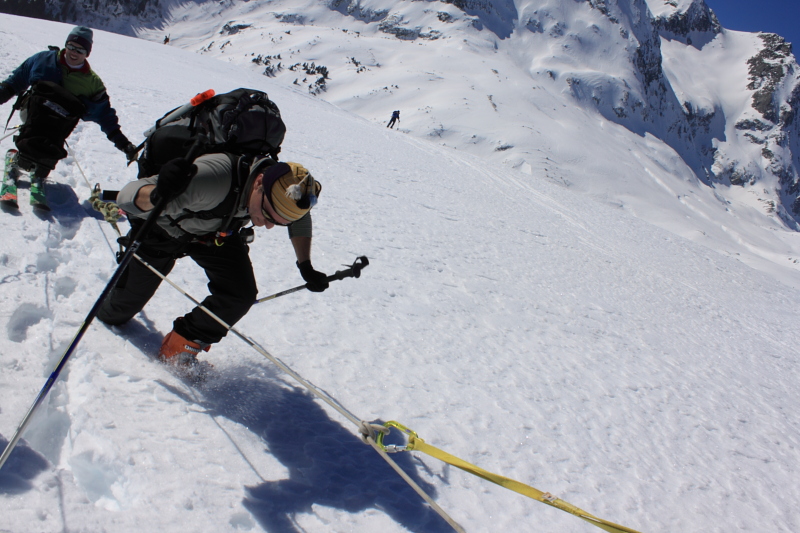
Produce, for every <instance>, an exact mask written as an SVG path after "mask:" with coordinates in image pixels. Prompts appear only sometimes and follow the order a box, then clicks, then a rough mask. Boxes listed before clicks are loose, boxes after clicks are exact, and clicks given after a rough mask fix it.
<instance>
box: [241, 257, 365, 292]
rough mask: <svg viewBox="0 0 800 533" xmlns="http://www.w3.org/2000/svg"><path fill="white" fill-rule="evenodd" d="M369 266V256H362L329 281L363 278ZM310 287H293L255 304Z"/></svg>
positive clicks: (331, 276) (330, 277)
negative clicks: (362, 274) (363, 270)
mask: <svg viewBox="0 0 800 533" xmlns="http://www.w3.org/2000/svg"><path fill="white" fill-rule="evenodd" d="M367 265H369V259H367V256H365V255H362V256H361V257H359V258H357V259H356V260H355V262H354V263H353V264H352V265H350V267H349V268H346V269H344V270H339V271H337V272H335V273H333V274H331V275H330V276H328V278H327V279H328V281H329V282H330V281H338V280H340V279H344V278H359V277H361V270H362V269H363V268H364V267H365V266H367ZM307 287H308V283H306V284H304V285H298V286H297V287H292V288H291V289H286V290H285V291H281V292H276V293H275V294H272V295H270V296H264V297H263V298H259V299H258V300H256V301H255V303H257V304H260V303H261V302H266V301H268V300H274V299H275V298H280V297H281V296H286V295H287V294H292V293H293V292H297V291H301V290H303V289H305V288H307Z"/></svg>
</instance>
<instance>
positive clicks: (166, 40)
mask: <svg viewBox="0 0 800 533" xmlns="http://www.w3.org/2000/svg"><path fill="white" fill-rule="evenodd" d="M164 44H169V35H165V36H164Z"/></svg>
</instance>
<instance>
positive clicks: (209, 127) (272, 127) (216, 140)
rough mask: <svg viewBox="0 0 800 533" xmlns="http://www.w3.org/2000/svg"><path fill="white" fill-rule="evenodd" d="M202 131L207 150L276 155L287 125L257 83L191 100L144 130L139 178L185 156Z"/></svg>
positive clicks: (209, 151)
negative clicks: (257, 86) (193, 101)
mask: <svg viewBox="0 0 800 533" xmlns="http://www.w3.org/2000/svg"><path fill="white" fill-rule="evenodd" d="M198 134H204V135H205V136H206V138H207V141H208V142H207V144H206V147H205V149H204V150H203V153H206V154H208V153H219V152H225V153H229V154H235V155H249V156H256V155H270V156H271V157H272V158H273V159H275V160H277V159H278V153H279V152H280V150H281V143H282V142H283V138H284V136H285V134H286V126H285V124H284V123H283V120H282V119H281V113H280V110H279V109H278V106H277V105H275V103H274V102H273V101H272V100H270V99H269V97H268V96H267V93H265V92H263V91H258V90H255V89H236V90H235V91H231V92H229V93H225V94H219V95H216V96H212V97H211V98H209V99H207V100H205V101H202V102H201V103H199V104H197V105H192V104H186V105H184V106H182V107H178V108H175V109H173V110H172V111H170V112H169V113H167V114H165V115H164V116H163V117H161V118H160V119H158V120H157V121H156V124H155V126H153V127H152V128H150V129H149V130H148V131H146V132H145V134H144V135H145V137H146V139H145V142H144V150H143V151H142V154H141V156H140V157H139V178H144V177H148V176H154V175H155V174H158V171H159V170H160V169H161V166H162V165H163V164H164V163H166V162H167V161H169V160H171V159H174V158H176V157H182V156H185V155H186V154H187V153H188V151H189V149H190V148H191V147H192V145H193V144H194V141H195V139H196V137H197V135H198Z"/></svg>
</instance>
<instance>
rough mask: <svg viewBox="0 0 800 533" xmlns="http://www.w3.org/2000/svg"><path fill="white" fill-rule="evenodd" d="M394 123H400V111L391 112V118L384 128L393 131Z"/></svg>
mask: <svg viewBox="0 0 800 533" xmlns="http://www.w3.org/2000/svg"><path fill="white" fill-rule="evenodd" d="M395 122H400V111H392V118H391V119H390V120H389V123H388V124H387V125H386V127H387V128H392V129H394V123H395Z"/></svg>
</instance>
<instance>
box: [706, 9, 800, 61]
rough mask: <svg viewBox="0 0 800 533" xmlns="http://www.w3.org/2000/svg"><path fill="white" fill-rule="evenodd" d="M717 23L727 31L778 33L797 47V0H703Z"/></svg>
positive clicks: (799, 47) (799, 39)
mask: <svg viewBox="0 0 800 533" xmlns="http://www.w3.org/2000/svg"><path fill="white" fill-rule="evenodd" d="M706 4H707V5H708V6H709V7H710V8H711V9H712V10H714V13H716V14H717V18H719V22H720V24H722V26H723V27H724V28H727V29H729V30H741V31H766V32H771V33H777V34H778V35H780V36H782V37H784V38H785V39H786V40H787V41H789V42H791V43H792V45H793V50H792V51H793V52H794V53H795V55H797V53H798V51H799V50H800V27H798V25H799V24H800V2H798V0H758V1H755V0H706Z"/></svg>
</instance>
